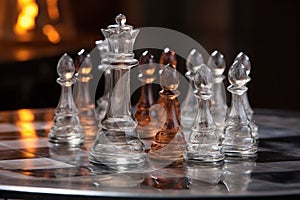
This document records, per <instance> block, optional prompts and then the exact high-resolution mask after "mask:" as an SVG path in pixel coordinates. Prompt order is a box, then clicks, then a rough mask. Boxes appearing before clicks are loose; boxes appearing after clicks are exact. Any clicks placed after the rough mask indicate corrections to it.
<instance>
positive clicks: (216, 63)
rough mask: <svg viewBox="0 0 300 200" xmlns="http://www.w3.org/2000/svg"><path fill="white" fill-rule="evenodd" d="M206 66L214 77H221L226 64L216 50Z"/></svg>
mask: <svg viewBox="0 0 300 200" xmlns="http://www.w3.org/2000/svg"><path fill="white" fill-rule="evenodd" d="M207 65H208V66H209V67H210V68H211V69H212V71H213V73H214V75H215V76H221V75H222V74H223V72H224V70H225V68H226V62H225V58H224V56H223V54H221V53H220V52H219V51H217V50H215V51H214V52H212V54H211V56H210V58H209V60H208V62H207Z"/></svg>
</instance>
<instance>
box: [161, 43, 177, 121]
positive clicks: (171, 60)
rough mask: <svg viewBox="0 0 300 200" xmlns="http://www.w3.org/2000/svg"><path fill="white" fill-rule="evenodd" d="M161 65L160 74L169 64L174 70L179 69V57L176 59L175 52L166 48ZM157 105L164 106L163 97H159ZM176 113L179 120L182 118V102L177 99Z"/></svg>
mask: <svg viewBox="0 0 300 200" xmlns="http://www.w3.org/2000/svg"><path fill="white" fill-rule="evenodd" d="M159 64H160V67H161V69H160V70H159V73H161V72H162V70H163V69H164V67H165V66H166V65H168V64H170V65H171V66H172V67H173V68H174V69H176V67H177V57H176V53H175V52H174V51H171V50H170V49H169V48H165V49H164V51H163V52H162V54H161V56H160V58H159ZM157 103H158V104H159V105H161V106H164V100H163V98H162V97H161V96H159V97H158V100H157ZM175 104H176V112H177V113H178V116H179V119H180V118H181V116H180V114H181V113H180V112H181V109H180V102H179V100H178V99H177V98H176V102H175ZM162 115H163V114H162V113H160V114H159V116H162Z"/></svg>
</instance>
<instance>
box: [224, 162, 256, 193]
mask: <svg viewBox="0 0 300 200" xmlns="http://www.w3.org/2000/svg"><path fill="white" fill-rule="evenodd" d="M255 165H256V163H255V161H254V160H249V161H238V160H227V159H226V160H225V162H224V165H223V174H222V178H221V180H222V182H223V183H224V184H225V186H226V187H227V190H228V191H229V192H238V191H239V192H240V191H246V190H247V188H248V185H249V183H250V182H251V173H252V171H253V170H254V168H255Z"/></svg>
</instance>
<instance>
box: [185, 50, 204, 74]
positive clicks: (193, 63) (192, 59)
mask: <svg viewBox="0 0 300 200" xmlns="http://www.w3.org/2000/svg"><path fill="white" fill-rule="evenodd" d="M203 63H204V62H203V57H202V54H201V53H200V52H199V51H197V50H196V49H192V50H191V52H190V53H189V55H188V57H187V59H186V69H187V70H188V72H190V73H196V71H197V69H198V68H199V67H200V66H201V65H202V64H203Z"/></svg>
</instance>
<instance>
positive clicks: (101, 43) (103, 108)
mask: <svg viewBox="0 0 300 200" xmlns="http://www.w3.org/2000/svg"><path fill="white" fill-rule="evenodd" d="M96 45H97V48H98V50H99V54H100V62H102V61H103V60H104V59H106V58H107V53H108V51H109V47H108V41H107V40H98V41H96ZM98 69H99V70H100V71H103V72H104V93H103V95H102V96H101V97H100V98H99V99H98V100H97V107H96V117H97V119H98V121H101V120H102V119H103V118H104V116H105V114H106V112H107V109H108V101H109V90H110V89H109V88H110V70H109V69H108V65H105V64H102V63H101V64H100V65H99V66H98Z"/></svg>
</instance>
